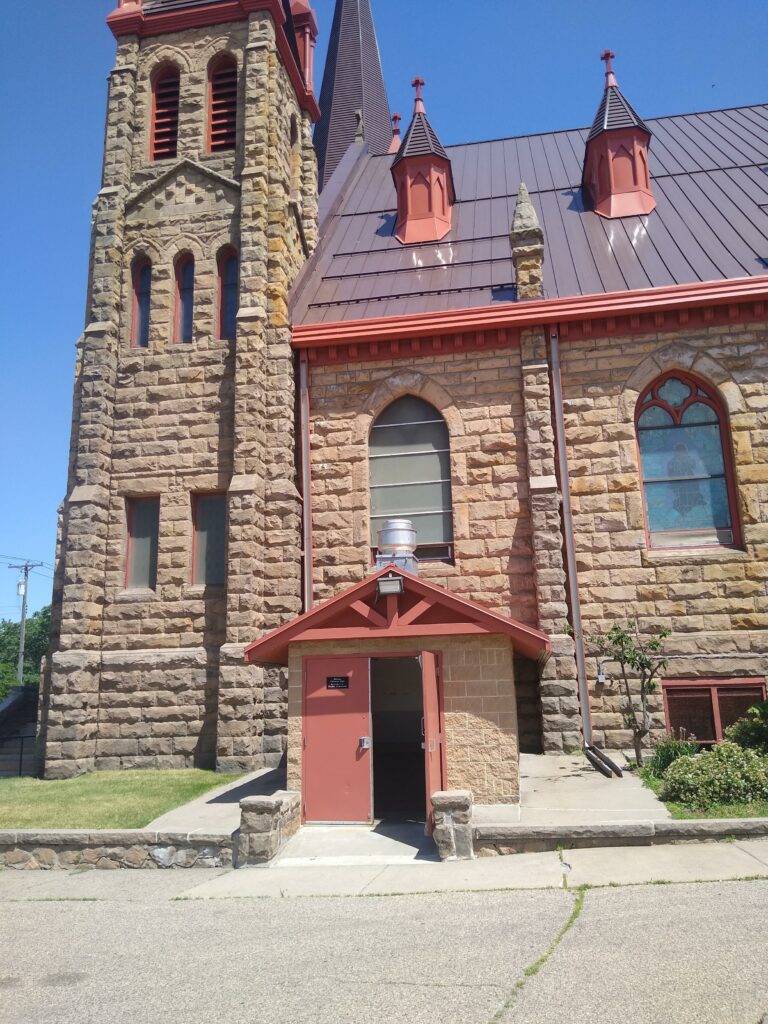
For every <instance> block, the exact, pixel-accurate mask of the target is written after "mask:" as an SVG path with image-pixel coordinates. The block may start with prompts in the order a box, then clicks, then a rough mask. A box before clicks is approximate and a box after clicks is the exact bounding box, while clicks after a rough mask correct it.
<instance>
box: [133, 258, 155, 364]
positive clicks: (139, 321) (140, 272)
mask: <svg viewBox="0 0 768 1024" xmlns="http://www.w3.org/2000/svg"><path fill="white" fill-rule="evenodd" d="M151 307H152V263H151V261H150V260H148V259H147V258H146V257H141V258H139V259H137V260H136V262H135V263H134V264H133V326H132V330H131V341H132V342H133V344H134V345H137V346H138V347H139V348H147V347H148V345H149V323H150V312H151Z"/></svg>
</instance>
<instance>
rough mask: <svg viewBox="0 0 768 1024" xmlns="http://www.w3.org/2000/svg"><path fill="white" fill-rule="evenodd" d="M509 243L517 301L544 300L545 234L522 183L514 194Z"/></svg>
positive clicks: (526, 189)
mask: <svg viewBox="0 0 768 1024" xmlns="http://www.w3.org/2000/svg"><path fill="white" fill-rule="evenodd" d="M510 239H511V241H512V262H513V263H514V265H515V284H516V286H517V297H518V299H541V298H543V296H544V275H543V268H544V232H543V231H542V230H541V227H540V225H539V218H538V217H537V215H536V210H535V209H534V206H533V203H532V202H531V199H530V196H529V195H528V188H527V186H526V185H525V183H524V182H522V181H521V182H520V188H519V189H518V192H517V203H516V205H515V214H514V217H513V220H512V228H511V230H510Z"/></svg>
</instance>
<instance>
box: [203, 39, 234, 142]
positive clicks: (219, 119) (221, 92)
mask: <svg viewBox="0 0 768 1024" xmlns="http://www.w3.org/2000/svg"><path fill="white" fill-rule="evenodd" d="M209 77H210V90H209V91H210V108H209V114H208V148H209V149H210V151H211V153H221V152H223V151H224V150H228V149H234V148H235V143H236V141H237V61H236V60H235V58H234V57H232V56H231V55H230V54H228V53H227V54H224V55H223V56H221V57H219V58H218V59H217V60H215V61H214V62H213V64H211V68H210V72H209Z"/></svg>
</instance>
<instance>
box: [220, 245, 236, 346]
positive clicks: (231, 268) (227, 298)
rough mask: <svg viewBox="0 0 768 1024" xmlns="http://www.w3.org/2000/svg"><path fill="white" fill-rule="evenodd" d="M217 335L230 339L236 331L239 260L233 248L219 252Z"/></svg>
mask: <svg viewBox="0 0 768 1024" xmlns="http://www.w3.org/2000/svg"><path fill="white" fill-rule="evenodd" d="M218 262H219V337H220V338H226V339H227V340H229V341H231V340H232V339H233V338H234V337H235V334H236V333H237V308H238V305H239V303H240V281H239V278H240V261H239V259H238V256H237V253H236V252H235V250H234V249H230V248H227V249H222V251H221V252H220V253H219V260H218Z"/></svg>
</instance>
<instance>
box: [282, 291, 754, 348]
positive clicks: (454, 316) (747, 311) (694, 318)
mask: <svg viewBox="0 0 768 1024" xmlns="http://www.w3.org/2000/svg"><path fill="white" fill-rule="evenodd" d="M764 319H768V275H761V276H760V277H747V278H738V279H735V280H729V281H697V282H696V283H695V284H681V285H671V286H669V287H667V288H647V289H643V290H640V291H628V292H608V293H606V294H602V295H576V296H571V297H568V298H564V299H541V300H539V299H537V300H534V301H526V302H511V303H504V304H500V305H495V306H479V307H477V308H474V309H453V310H441V311H439V312H432V313H413V314H410V315H408V316H392V317H372V318H371V319H368V320H345V321H337V322H335V323H322V324H297V325H295V326H294V328H293V347H294V348H295V349H299V350H303V349H306V350H308V353H309V359H310V361H311V362H341V361H347V360H349V361H354V360H356V359H371V358H374V359H375V358H381V359H388V358H391V357H392V356H397V355H404V354H406V353H407V352H410V351H411V350H412V351H413V352H414V354H418V352H419V351H422V352H424V351H427V350H428V349H431V350H433V351H453V350H455V349H462V348H467V349H469V348H485V347H487V348H492V347H494V346H495V347H500V346H504V345H507V344H516V343H517V341H518V339H519V335H520V331H522V330H525V329H526V328H528V327H537V326H539V327H543V326H548V325H559V327H560V336H561V338H572V339H574V340H577V339H579V338H583V337H600V336H606V335H623V334H635V333H637V332H643V333H645V332H649V331H660V330H672V331H673V330H677V329H679V328H680V327H688V328H690V327H697V326H709V327H711V326H715V325H717V324H728V323H748V322H750V321H755V320H764Z"/></svg>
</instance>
